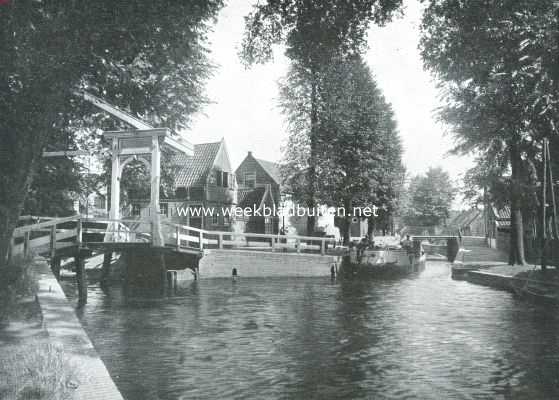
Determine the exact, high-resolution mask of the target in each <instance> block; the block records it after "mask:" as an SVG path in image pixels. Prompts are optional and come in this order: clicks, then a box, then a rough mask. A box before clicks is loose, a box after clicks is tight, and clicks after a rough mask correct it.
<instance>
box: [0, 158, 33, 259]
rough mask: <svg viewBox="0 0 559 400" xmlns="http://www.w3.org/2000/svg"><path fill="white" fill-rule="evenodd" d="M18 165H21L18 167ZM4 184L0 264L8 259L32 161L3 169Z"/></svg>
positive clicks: (1, 205)
mask: <svg viewBox="0 0 559 400" xmlns="http://www.w3.org/2000/svg"><path fill="white" fill-rule="evenodd" d="M18 167H22V168H21V169H18ZM3 174H6V175H5V178H7V179H5V180H4V181H3V183H4V184H6V183H8V184H7V185H6V187H4V188H2V192H1V193H2V195H1V198H0V265H4V264H5V263H6V262H7V261H8V252H9V248H10V245H11V240H12V235H13V232H14V229H15V228H16V226H17V222H18V219H19V216H20V214H21V210H22V209H23V203H24V201H25V197H26V196H27V191H28V190H29V186H30V185H31V179H32V162H31V161H29V162H28V163H26V165H25V164H24V165H17V166H15V167H14V168H13V169H12V170H10V171H4V172H3Z"/></svg>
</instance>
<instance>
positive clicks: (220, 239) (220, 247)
mask: <svg viewBox="0 0 559 400" xmlns="http://www.w3.org/2000/svg"><path fill="white" fill-rule="evenodd" d="M217 245H218V247H219V249H223V235H222V234H221V233H220V234H219V235H218V237H217Z"/></svg>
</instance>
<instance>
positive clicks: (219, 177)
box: [131, 139, 237, 231]
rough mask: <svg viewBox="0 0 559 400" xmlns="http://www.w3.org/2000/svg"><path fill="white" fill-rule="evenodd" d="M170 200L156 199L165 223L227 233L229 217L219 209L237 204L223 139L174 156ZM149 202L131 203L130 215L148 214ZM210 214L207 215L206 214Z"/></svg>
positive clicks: (229, 226)
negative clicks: (188, 154)
mask: <svg viewBox="0 0 559 400" xmlns="http://www.w3.org/2000/svg"><path fill="white" fill-rule="evenodd" d="M172 164H173V165H174V174H175V176H174V189H175V193H174V197H172V198H167V199H161V200H160V212H161V214H162V215H163V216H164V217H167V218H168V219H169V220H171V221H173V222H176V223H180V224H183V225H189V226H192V227H195V228H202V229H207V230H221V231H230V230H231V229H232V226H233V223H234V221H233V218H231V216H229V215H225V214H224V212H223V210H225V209H231V208H232V207H233V206H234V205H235V204H236V202H237V198H236V194H237V192H236V179H235V174H234V173H233V169H232V167H231V162H230V160H229V154H228V152H227V147H226V145H225V140H223V139H222V140H221V141H219V142H213V143H200V144H195V145H194V155H193V156H187V155H184V154H181V155H175V156H173V159H172ZM148 204H149V200H148V199H142V200H141V201H138V200H135V201H132V204H131V207H132V210H131V214H132V215H133V216H138V215H140V214H141V215H142V216H143V215H144V214H146V213H148V212H149V211H148V208H147V206H148ZM210 212H211V213H210Z"/></svg>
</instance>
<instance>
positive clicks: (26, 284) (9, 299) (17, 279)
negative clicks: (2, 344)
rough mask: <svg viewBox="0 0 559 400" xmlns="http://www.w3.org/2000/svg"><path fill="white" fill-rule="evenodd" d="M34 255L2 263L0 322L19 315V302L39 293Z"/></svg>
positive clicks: (0, 271) (0, 266)
mask: <svg viewBox="0 0 559 400" xmlns="http://www.w3.org/2000/svg"><path fill="white" fill-rule="evenodd" d="M32 267H33V257H27V258H16V259H14V260H12V261H11V262H10V263H8V264H2V265H0V323H2V322H4V321H6V320H7V319H8V318H9V317H10V316H13V315H18V313H19V306H18V302H19V301H20V300H21V299H22V298H24V297H28V296H34V295H35V294H36V293H37V289H38V284H37V277H36V276H35V273H34V272H33V268H32Z"/></svg>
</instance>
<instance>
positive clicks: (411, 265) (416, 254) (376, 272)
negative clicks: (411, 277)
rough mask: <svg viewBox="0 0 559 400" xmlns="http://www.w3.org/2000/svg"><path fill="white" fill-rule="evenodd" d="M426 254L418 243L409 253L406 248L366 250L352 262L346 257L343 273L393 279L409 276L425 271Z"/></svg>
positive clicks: (349, 257) (349, 256)
mask: <svg viewBox="0 0 559 400" xmlns="http://www.w3.org/2000/svg"><path fill="white" fill-rule="evenodd" d="M426 257H427V256H426V254H425V252H424V251H423V248H422V247H421V244H420V243H419V242H417V244H414V248H413V250H411V251H408V250H407V249H405V248H390V247H387V248H382V249H366V250H363V251H362V253H361V254H360V255H359V256H357V257H356V258H355V257H353V258H354V259H353V260H352V257H351V255H348V256H345V257H344V260H343V262H342V268H341V273H342V274H345V275H368V276H373V277H376V276H378V277H383V276H386V277H391V276H402V275H408V274H411V273H414V272H420V271H422V270H424V269H425V261H426Z"/></svg>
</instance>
